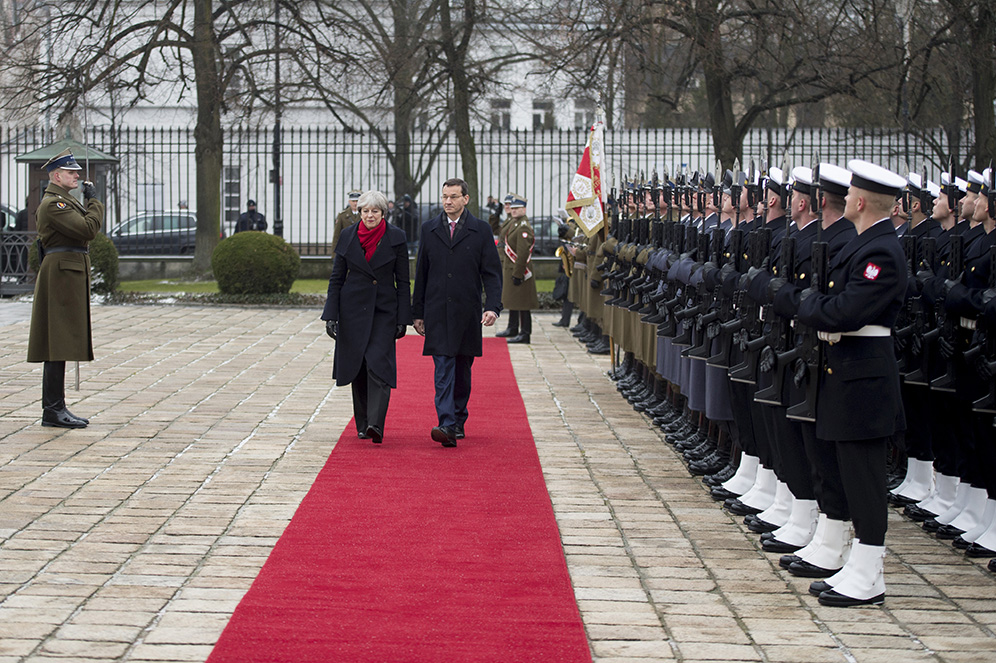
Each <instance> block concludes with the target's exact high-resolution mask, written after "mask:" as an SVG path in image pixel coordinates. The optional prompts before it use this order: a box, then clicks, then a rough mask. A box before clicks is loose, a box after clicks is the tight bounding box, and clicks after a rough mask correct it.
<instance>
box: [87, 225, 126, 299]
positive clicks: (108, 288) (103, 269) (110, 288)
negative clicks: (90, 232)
mask: <svg viewBox="0 0 996 663" xmlns="http://www.w3.org/2000/svg"><path fill="white" fill-rule="evenodd" d="M119 284H120V280H119V279H118V250H117V249H116V248H115V247H114V243H113V242H112V241H111V240H110V239H108V237H107V235H105V234H104V233H98V234H97V236H96V237H94V238H93V241H91V242H90V290H91V291H92V292H93V293H94V294H97V295H110V294H112V293H113V292H114V291H115V290H117V289H118V285H119Z"/></svg>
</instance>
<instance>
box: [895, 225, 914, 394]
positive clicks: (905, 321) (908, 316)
mask: <svg viewBox="0 0 996 663" xmlns="http://www.w3.org/2000/svg"><path fill="white" fill-rule="evenodd" d="M900 244H902V246H903V256H904V257H905V258H906V272H907V274H908V275H909V278H914V275H915V274H916V270H917V259H916V258H917V256H916V251H917V245H916V236H915V235H913V233H911V232H908V233H906V234H905V235H903V237H902V239H901V240H900ZM915 300H919V296H916V295H914V296H912V297H908V298H907V299H906V301H905V303H904V306H903V308H901V309H900V310H899V317H898V319H897V320H896V328H895V331H894V332H893V336H894V337H895V339H896V361H897V363H898V365H899V373H900V374H901V375H906V373H908V372H909V371H907V370H906V367H907V366H909V365H910V363H911V361H910V356H909V355H910V353H909V352H908V349H909V346H910V343H909V341H910V339H911V338H912V336H913V329H914V322H915V320H916V314H917V308H918V304H919V301H915ZM901 348H902V349H901Z"/></svg>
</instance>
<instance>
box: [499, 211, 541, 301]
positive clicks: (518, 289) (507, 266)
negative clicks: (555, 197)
mask: <svg viewBox="0 0 996 663" xmlns="http://www.w3.org/2000/svg"><path fill="white" fill-rule="evenodd" d="M505 228H506V230H505V234H504V238H503V239H504V243H505V249H504V256H505V259H504V260H502V270H501V271H502V288H501V305H502V308H504V309H505V310H506V311H531V310H532V309H534V308H539V299H538V298H537V296H536V278H535V277H534V276H533V274H532V259H533V243H534V239H535V238H534V235H533V227H532V226H531V225H529V218H528V217H525V216H523V217H520V218H518V219H513V220H512V223H509V224H507V225H506V226H505ZM513 255H514V256H515V258H514V259H513V258H512V256H513ZM513 278H517V279H522V283H521V284H519V285H515V284H514V283H513V281H512V279H513Z"/></svg>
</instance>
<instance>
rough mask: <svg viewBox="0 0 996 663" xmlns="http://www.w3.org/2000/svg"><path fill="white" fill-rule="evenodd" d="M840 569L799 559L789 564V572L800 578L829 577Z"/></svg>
mask: <svg viewBox="0 0 996 663" xmlns="http://www.w3.org/2000/svg"><path fill="white" fill-rule="evenodd" d="M837 571H840V569H824V568H823V567H822V566H816V565H815V564H810V563H809V562H807V561H804V560H801V559H800V560H799V561H798V562H792V563H791V564H789V567H788V572H789V573H791V574H792V575H794V576H799V577H800V578H829V577H830V576H832V575H833V574H835V573H837Z"/></svg>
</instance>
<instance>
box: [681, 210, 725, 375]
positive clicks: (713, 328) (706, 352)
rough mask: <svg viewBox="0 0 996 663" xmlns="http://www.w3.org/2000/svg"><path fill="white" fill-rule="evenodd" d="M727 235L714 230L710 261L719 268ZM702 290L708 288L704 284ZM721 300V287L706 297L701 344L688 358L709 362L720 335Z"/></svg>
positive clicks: (700, 323)
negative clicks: (719, 302)
mask: <svg viewBox="0 0 996 663" xmlns="http://www.w3.org/2000/svg"><path fill="white" fill-rule="evenodd" d="M724 239H725V233H724V232H723V229H722V228H713V230H712V239H711V249H710V253H709V259H710V260H712V262H713V263H714V264H715V265H716V266H717V267H719V266H721V265H722V261H723V240H724ZM702 288H703V289H706V288H707V286H706V285H705V284H704V283H703V284H702ZM720 299H721V293H720V286H719V285H717V286H716V287H714V288H713V290H712V293H711V294H710V293H707V294H706V295H705V302H704V303H705V305H706V311H707V312H706V313H704V314H703V315H702V316H700V318H699V320H698V322H697V325H696V327H697V328H698V330H699V343H698V345H696V346H695V347H694V348H692V349H690V350H688V356H689V357H691V358H692V359H701V360H708V359H709V357H710V355H711V353H712V349H711V346H712V340H713V339H714V338H716V336H718V335H719V323H718V322H717V321H718V320H719V316H720V307H719V306H717V305H716V303H717V302H718V301H719V300H720Z"/></svg>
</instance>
